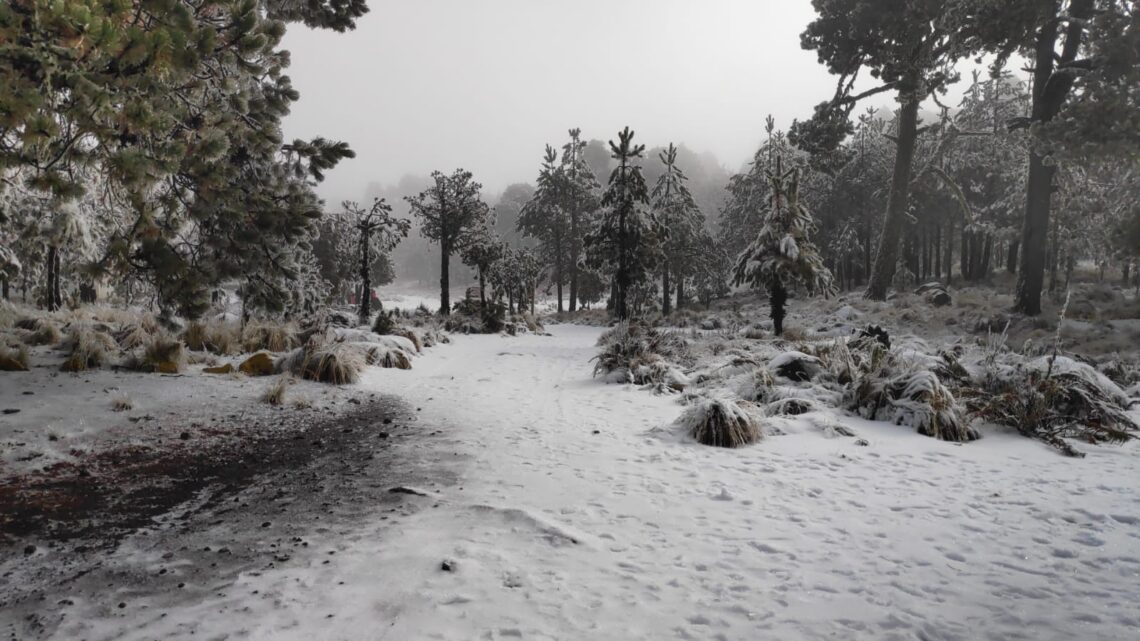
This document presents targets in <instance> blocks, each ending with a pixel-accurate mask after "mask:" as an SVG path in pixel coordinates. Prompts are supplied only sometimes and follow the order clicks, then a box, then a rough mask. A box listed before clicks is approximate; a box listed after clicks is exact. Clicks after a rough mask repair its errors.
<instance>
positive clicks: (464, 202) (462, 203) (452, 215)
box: [406, 169, 491, 315]
mask: <svg viewBox="0 0 1140 641" xmlns="http://www.w3.org/2000/svg"><path fill="white" fill-rule="evenodd" d="M431 177H432V181H433V182H432V185H431V186H429V187H428V188H427V189H425V190H424V191H422V192H420V194H419V195H418V196H415V197H408V198H407V199H406V200H407V201H408V204H409V205H410V206H411V210H412V213H413V214H414V215H415V216H417V217H418V218H419V219H420V234H422V235H423V236H424V238H428V239H430V240H434V241H435V242H437V243H439V253H440V274H439V313H440V314H444V315H447V314H450V313H451V292H450V289H451V285H450V281H449V271H448V270H449V267H450V262H451V255H452V254H455V253H462V252H464V251H466V250H467V249H468V248H469V247H471V246H472V245H473V244H475V243H476V242H478V241H479V239H480V233H481V232H482V230H484V229H485V228H486V227H487V225H488V224H489V217H490V211H491V210H490V208H489V207H487V204H486V203H484V202H483V199H482V197H481V195H480V191H481V190H482V189H483V185H481V184H479V183H477V182H475V181H474V180H473V179H472V175H471V172H469V171H464V170H463V169H456V170H455V171H454V172H453V173H452V174H451V175H450V176H446V175H444V174H443V173H441V172H438V171H435V172H432V174H431Z"/></svg>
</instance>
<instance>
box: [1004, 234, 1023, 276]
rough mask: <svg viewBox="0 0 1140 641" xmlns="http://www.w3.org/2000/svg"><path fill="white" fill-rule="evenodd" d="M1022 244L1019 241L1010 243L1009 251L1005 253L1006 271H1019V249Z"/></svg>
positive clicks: (1014, 272) (1013, 272)
mask: <svg viewBox="0 0 1140 641" xmlns="http://www.w3.org/2000/svg"><path fill="white" fill-rule="evenodd" d="M1020 246H1021V243H1020V242H1019V241H1016V240H1014V241H1011V242H1010V243H1009V251H1008V252H1007V253H1006V255H1005V271H1007V272H1009V273H1011V274H1016V273H1017V250H1018V248H1019V247H1020Z"/></svg>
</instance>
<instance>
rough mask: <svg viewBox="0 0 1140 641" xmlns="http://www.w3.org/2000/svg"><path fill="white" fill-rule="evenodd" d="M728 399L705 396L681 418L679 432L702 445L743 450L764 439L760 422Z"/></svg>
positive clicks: (679, 419) (687, 409)
mask: <svg viewBox="0 0 1140 641" xmlns="http://www.w3.org/2000/svg"><path fill="white" fill-rule="evenodd" d="M743 404H745V402H744V401H741V402H736V401H732V400H729V399H725V398H710V397H703V398H700V399H698V400H697V401H696V402H694V403H693V404H691V405H690V406H689V407H688V408H686V409H685V411H684V413H682V414H681V416H680V418H678V419H677V423H676V425H677V427H678V429H679V430H681V431H682V432H684V433H685V434H688V435H689V436H691V437H692V438H693V439H695V440H696V441H697V442H698V443H701V444H703V445H711V446H714V447H743V446H745V445H751V444H753V443H755V442H757V441H759V440H760V438H761V435H762V432H761V428H760V422H759V421H758V420H757V419H756V418H755V417H754V416H753V415H752V414H750V413H749V412H748V411H747V410H746V409H745V408H744V407H742V405H743Z"/></svg>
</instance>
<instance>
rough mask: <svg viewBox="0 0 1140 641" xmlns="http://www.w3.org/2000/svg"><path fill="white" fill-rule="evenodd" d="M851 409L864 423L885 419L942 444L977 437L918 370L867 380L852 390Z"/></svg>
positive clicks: (937, 385)
mask: <svg viewBox="0 0 1140 641" xmlns="http://www.w3.org/2000/svg"><path fill="white" fill-rule="evenodd" d="M852 405H853V409H856V410H857V411H858V412H859V414H860V415H862V416H863V417H864V418H868V419H880V420H882V419H886V420H889V421H892V422H894V423H896V424H898V425H907V426H910V427H913V428H914V429H916V430H917V431H918V433H919V434H923V435H925V436H932V437H934V438H937V439H940V440H943V441H958V442H965V441H973V440H976V439H978V438H979V437H980V434H979V433H978V432H977V430H975V429H973V428H972V427H971V426H970V421H969V418H968V417H966V416H963V414H962V411H961V409H960V408H959V406H958V405H957V402H956V401H955V399H954V395H953V394H951V393H950V390H948V389H946V386H944V385H943V384H942V382H941V381H940V380H938V376H937V375H935V374H934V373H933V372H930V371H926V370H920V371H917V372H911V373H905V374H899V375H897V376H894V377H892V378H889V379H885V380H884V379H882V378H878V377H874V376H868V377H866V378H864V379H863V380H861V381H860V382H859V383H858V384H857V385H856V386H855V387H854V389H853V395H852Z"/></svg>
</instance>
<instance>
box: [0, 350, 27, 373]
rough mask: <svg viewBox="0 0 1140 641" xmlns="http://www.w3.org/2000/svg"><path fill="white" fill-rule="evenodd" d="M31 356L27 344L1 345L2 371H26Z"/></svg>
mask: <svg viewBox="0 0 1140 641" xmlns="http://www.w3.org/2000/svg"><path fill="white" fill-rule="evenodd" d="M30 362H31V356H30V354H29V352H28V347H27V346H26V345H20V346H17V347H12V348H9V347H3V346H0V372H26V371H28V365H29V363H30Z"/></svg>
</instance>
